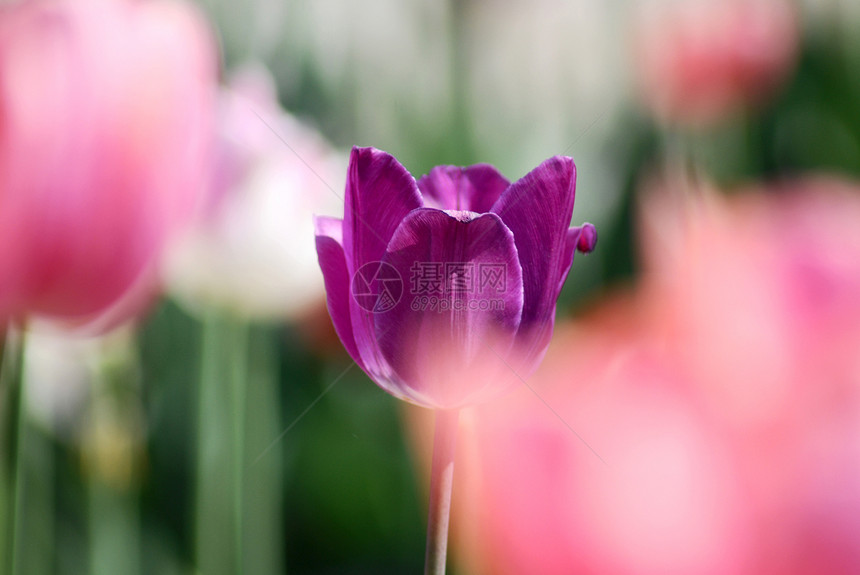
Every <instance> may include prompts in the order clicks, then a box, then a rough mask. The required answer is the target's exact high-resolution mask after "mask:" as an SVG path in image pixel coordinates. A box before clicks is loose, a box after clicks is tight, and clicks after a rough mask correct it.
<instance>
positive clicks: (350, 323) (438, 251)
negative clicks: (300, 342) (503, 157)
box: [316, 148, 597, 409]
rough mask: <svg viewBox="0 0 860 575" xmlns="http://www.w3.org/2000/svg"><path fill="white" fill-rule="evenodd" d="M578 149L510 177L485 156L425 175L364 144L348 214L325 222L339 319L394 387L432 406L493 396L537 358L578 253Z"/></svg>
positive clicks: (331, 299)
mask: <svg viewBox="0 0 860 575" xmlns="http://www.w3.org/2000/svg"><path fill="white" fill-rule="evenodd" d="M575 191H576V167H575V165H574V163H573V160H572V159H571V158H567V157H563V156H555V157H553V158H550V159H548V160H546V161H545V162H543V163H542V164H541V165H540V166H538V167H537V168H535V169H534V170H533V171H532V172H530V173H529V174H528V175H526V176H525V177H523V178H522V179H520V180H518V181H517V182H514V183H513V184H511V183H509V182H508V181H507V180H506V179H505V178H504V177H503V176H502V175H501V174H499V172H498V171H497V170H496V169H495V168H494V167H492V166H490V165H487V164H477V165H474V166H470V167H467V168H458V167H453V166H438V167H436V168H433V169H432V170H431V171H430V173H429V174H427V175H426V176H424V177H422V178H421V179H419V180H418V181H417V182H416V181H415V178H413V177H412V175H411V174H410V173H409V172H408V171H407V170H406V169H405V168H404V167H403V166H402V165H401V164H400V163H399V162H398V161H397V160H396V159H395V158H394V157H393V156H391V155H390V154H387V153H385V152H382V151H380V150H376V149H374V148H353V150H352V154H351V156H350V162H349V171H348V174H347V184H346V198H345V200H346V205H345V214H346V217H345V218H344V219H343V220H338V219H334V218H326V217H318V218H316V246H317V254H318V256H319V262H320V267H321V268H322V272H323V276H324V278H325V287H326V292H327V297H328V309H329V313H330V314H331V318H332V321H333V323H334V327H335V329H336V331H337V334H338V336H339V337H340V339H341V341H342V342H343V344H344V346H345V347H346V349H347V351H348V352H349V354H350V355H351V356H352V358H353V359H354V360H355V362H356V363H357V364H358V365H359V366H360V367H361V368H362V369H363V370H364V371H365V372H366V373H367V374H368V375H369V376H370V378H371V379H373V380H374V381H375V382H376V383H377V384H378V385H379V386H380V387H382V388H383V389H384V390H385V391H387V392H389V393H391V394H392V395H394V396H396V397H398V398H400V399H404V400H407V401H410V402H412V403H416V404H418V405H422V406H425V407H432V408H441V409H448V408H457V407H462V406H464V405H469V404H472V403H474V402H478V401H483V400H486V399H489V398H491V397H494V396H495V395H497V394H498V393H500V392H502V391H504V390H506V389H508V388H510V387H511V386H512V385H514V384H516V383H518V382H519V381H520V380H521V379H524V378H526V377H528V376H529V375H531V373H532V372H533V371H534V370H535V368H536V367H537V365H538V364H539V363H540V360H541V359H542V357H543V355H544V353H545V352H546V348H547V346H548V345H549V340H550V337H551V335H552V328H553V324H554V319H555V306H556V300H557V298H558V295H559V292H560V291H561V287H562V285H563V284H564V280H565V278H566V277H567V274H568V272H569V270H570V267H571V264H572V263H573V256H574V253H575V252H576V251H577V250H578V251H580V252H583V253H587V252H590V251H591V250H592V249H594V245H595V243H596V241H597V233H596V231H595V229H594V226H592V225H591V224H584V225H583V226H581V227H575V228H569V227H568V226H569V225H570V219H571V215H572V213H573V203H574V196H575Z"/></svg>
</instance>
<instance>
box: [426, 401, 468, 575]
mask: <svg viewBox="0 0 860 575" xmlns="http://www.w3.org/2000/svg"><path fill="white" fill-rule="evenodd" d="M459 417H460V411H459V410H457V409H450V410H439V411H437V412H436V432H435V436H434V438H433V463H432V467H431V470H430V506H429V509H428V513H427V554H426V556H425V561H424V575H444V574H445V562H446V557H447V552H448V524H449V522H450V517H451V491H452V488H453V487H454V454H455V452H456V448H457V427H458V424H459Z"/></svg>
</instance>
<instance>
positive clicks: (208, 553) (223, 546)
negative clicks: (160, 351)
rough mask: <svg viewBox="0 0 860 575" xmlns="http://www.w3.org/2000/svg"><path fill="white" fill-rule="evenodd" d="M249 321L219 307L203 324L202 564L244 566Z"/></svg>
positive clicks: (207, 569)
mask: <svg viewBox="0 0 860 575" xmlns="http://www.w3.org/2000/svg"><path fill="white" fill-rule="evenodd" d="M247 358H248V325H247V324H246V323H245V322H243V321H241V320H237V319H234V318H230V317H227V316H224V315H219V314H216V313H213V314H212V315H211V316H210V317H208V318H207V319H206V320H205V322H204V325H203V347H202V353H201V360H202V361H201V366H200V384H199V394H198V425H197V458H198V459H197V509H196V520H195V523H196V547H197V548H196V555H197V566H198V569H199V571H200V572H201V573H206V574H207V575H232V574H240V573H243V572H244V549H245V541H244V531H243V524H244V480H245V477H244V475H245V474H244V466H245V411H246V388H247V375H248V359H247Z"/></svg>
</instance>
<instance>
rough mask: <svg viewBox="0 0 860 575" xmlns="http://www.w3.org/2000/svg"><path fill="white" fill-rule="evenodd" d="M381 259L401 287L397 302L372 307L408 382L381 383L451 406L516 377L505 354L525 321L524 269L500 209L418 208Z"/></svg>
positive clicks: (390, 357) (383, 341) (393, 361)
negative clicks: (387, 306) (488, 211)
mask: <svg viewBox="0 0 860 575" xmlns="http://www.w3.org/2000/svg"><path fill="white" fill-rule="evenodd" d="M383 261H384V262H385V264H387V265H390V266H392V268H394V269H396V270H397V271H398V273H399V275H400V276H401V277H402V279H403V282H404V289H403V297H402V298H401V299H400V301H399V302H398V303H397V304H396V305H394V306H393V307H392V308H391V309H390V310H389V311H386V312H385V313H380V314H377V315H376V316H375V318H374V319H375V324H376V336H377V340H378V342H379V347H380V350H381V351H382V354H383V355H384V357H385V359H386V361H387V362H388V363H389V365H390V366H391V368H392V369H393V371H394V372H395V373H396V374H397V379H398V380H399V381H403V382H408V385H407V384H403V383H395V384H394V385H393V386H392V387H394V389H389V388H388V387H386V385H384V383H385V382H382V384H383V387H384V388H386V389H387V390H388V391H389V392H391V393H393V394H394V395H398V396H400V397H405V398H406V399H409V400H411V401H414V402H416V403H419V404H421V405H426V406H430V407H441V408H449V407H456V406H459V405H463V404H466V403H471V402H473V401H480V399H479V398H480V397H483V396H484V394H486V395H496V394H497V392H498V389H497V388H498V386H499V385H500V384H501V383H502V382H503V381H508V382H509V381H510V380H512V379H514V378H513V377H512V376H513V374H512V373H510V369H509V368H508V366H507V364H506V363H505V359H503V358H506V357H507V355H508V353H509V351H510V349H511V346H512V344H513V342H514V338H515V335H516V332H517V328H518V326H519V323H520V316H521V313H522V305H523V289H522V269H521V267H520V263H519V258H518V257H517V250H516V246H515V243H514V236H513V234H512V233H511V231H510V230H509V229H508V228H507V227H506V226H505V225H504V223H503V222H502V220H501V219H500V218H499V217H498V216H497V215H495V214H483V215H478V214H476V213H473V212H444V211H441V210H436V209H432V208H423V209H419V210H416V211H414V212H412V213H411V214H409V216H407V217H406V219H405V220H404V221H403V223H402V224H401V225H400V227H399V228H398V229H397V231H396V232H395V234H394V237H393V238H392V239H391V242H390V243H389V245H388V250H387V253H386V256H385V259H384V260H383ZM490 366H492V367H490ZM488 367H489V368H490V369H488ZM493 369H495V371H496V372H504V373H502V374H501V375H502V376H507V377H500V376H499V373H493ZM508 384H509V383H508Z"/></svg>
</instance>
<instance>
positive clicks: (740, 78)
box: [635, 0, 799, 125]
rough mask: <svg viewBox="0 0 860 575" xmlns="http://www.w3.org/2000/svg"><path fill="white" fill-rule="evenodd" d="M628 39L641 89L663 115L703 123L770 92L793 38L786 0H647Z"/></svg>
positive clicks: (792, 49) (787, 62)
mask: <svg viewBox="0 0 860 575" xmlns="http://www.w3.org/2000/svg"><path fill="white" fill-rule="evenodd" d="M646 4H647V6H643V8H642V14H641V18H640V20H639V22H638V23H637V33H638V34H637V38H636V42H635V47H636V59H637V64H638V68H639V76H640V84H641V88H642V93H643V94H642V95H643V98H644V100H645V102H646V104H647V105H648V106H649V107H650V108H651V109H652V111H653V112H654V113H655V114H656V115H657V116H658V117H659V118H660V119H661V120H664V121H670V122H680V123H685V124H692V125H705V124H710V123H712V122H715V121H718V120H720V119H723V118H725V116H727V115H728V114H731V113H732V112H734V111H736V110H737V109H739V108H744V107H747V106H749V105H751V104H756V103H758V102H759V101H761V100H762V99H763V98H765V97H767V96H768V95H770V94H771V93H772V92H773V91H774V89H775V88H776V87H777V86H778V85H779V84H780V83H781V82H782V81H783V80H784V79H785V77H786V76H787V75H788V73H789V72H790V70H791V68H792V66H793V63H794V56H795V53H796V51H797V44H798V42H799V31H798V23H797V14H796V12H795V8H794V7H793V6H792V4H791V2H789V1H788V0H719V1H714V0H687V1H684V0H664V1H663V2H660V3H655V2H647V3H646Z"/></svg>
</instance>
